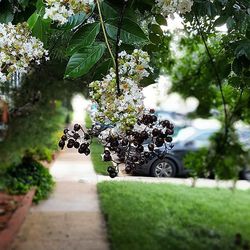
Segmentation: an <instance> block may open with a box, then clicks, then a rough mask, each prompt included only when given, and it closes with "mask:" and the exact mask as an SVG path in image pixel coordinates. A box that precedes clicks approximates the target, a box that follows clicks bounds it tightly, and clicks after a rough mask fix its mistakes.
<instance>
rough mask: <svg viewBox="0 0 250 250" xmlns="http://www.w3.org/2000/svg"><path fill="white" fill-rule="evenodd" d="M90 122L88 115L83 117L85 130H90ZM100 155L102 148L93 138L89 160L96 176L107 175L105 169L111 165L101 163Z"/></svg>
mask: <svg viewBox="0 0 250 250" xmlns="http://www.w3.org/2000/svg"><path fill="white" fill-rule="evenodd" d="M91 125H92V121H91V118H90V115H89V114H86V116H85V126H86V128H91ZM101 154H103V146H102V144H101V143H100V142H99V141H98V139H97V138H94V139H93V141H92V143H91V145H90V155H91V160H92V163H93V165H94V169H95V172H96V173H97V174H102V175H108V173H107V167H108V166H110V165H111V163H108V162H104V161H102V158H101Z"/></svg>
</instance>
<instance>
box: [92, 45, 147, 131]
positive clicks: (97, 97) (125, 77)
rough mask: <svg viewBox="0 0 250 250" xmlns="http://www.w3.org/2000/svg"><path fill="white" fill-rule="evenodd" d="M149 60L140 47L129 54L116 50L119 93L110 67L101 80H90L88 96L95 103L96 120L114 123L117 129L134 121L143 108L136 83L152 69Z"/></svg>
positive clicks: (133, 123) (121, 128)
mask: <svg viewBox="0 0 250 250" xmlns="http://www.w3.org/2000/svg"><path fill="white" fill-rule="evenodd" d="M149 61H150V59H149V55H148V53H147V52H144V51H142V50H138V49H135V50H134V51H133V53H132V54H127V53H126V51H122V52H120V53H119V60H118V62H119V79H120V94H119V95H118V94H117V86H116V74H115V70H114V69H113V68H111V69H110V70H109V73H108V74H107V75H106V76H105V77H104V78H103V79H102V81H95V82H92V83H90V85H89V86H90V87H91V88H92V90H91V92H90V96H91V97H92V99H93V100H94V101H95V102H96V103H97V106H98V112H97V113H96V116H95V119H96V120H97V121H99V122H104V121H109V122H111V123H113V124H116V130H119V131H120V132H122V131H125V130H126V129H128V128H129V127H131V126H134V125H135V124H136V121H137V118H138V117H140V116H141V115H142V113H143V111H144V105H143V94H142V92H141V89H140V88H139V86H138V84H139V82H140V81H141V80H142V79H143V78H145V77H147V76H148V75H149V74H150V72H152V68H151V67H150V66H149Z"/></svg>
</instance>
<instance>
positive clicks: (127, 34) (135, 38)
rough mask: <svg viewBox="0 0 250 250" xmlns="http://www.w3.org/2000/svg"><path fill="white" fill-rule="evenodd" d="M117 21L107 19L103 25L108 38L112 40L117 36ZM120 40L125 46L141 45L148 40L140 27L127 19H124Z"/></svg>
mask: <svg viewBox="0 0 250 250" xmlns="http://www.w3.org/2000/svg"><path fill="white" fill-rule="evenodd" d="M117 21H118V19H117V18H114V19H109V20H107V22H106V24H105V26H106V30H107V34H108V35H109V37H110V38H112V39H114V40H116V35H117V27H116V25H117ZM120 39H121V40H122V42H123V43H126V44H138V43H139V44H141V43H147V42H148V38H147V36H146V35H145V34H144V32H143V31H142V29H141V28H140V26H139V25H138V24H137V23H135V22H133V21H131V20H130V19H128V18H124V21H123V25H122V28H121V35H120Z"/></svg>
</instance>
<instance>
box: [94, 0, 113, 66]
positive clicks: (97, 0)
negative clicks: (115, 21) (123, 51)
mask: <svg viewBox="0 0 250 250" xmlns="http://www.w3.org/2000/svg"><path fill="white" fill-rule="evenodd" d="M96 5H97V9H98V13H99V17H100V22H101V26H102V31H103V35H104V39H105V43H106V45H107V48H108V51H109V53H110V56H111V58H112V60H113V63H114V67H116V62H115V57H114V55H113V53H112V50H111V48H110V45H109V42H108V37H107V32H106V29H105V25H104V21H103V18H102V12H101V7H100V2H99V0H96Z"/></svg>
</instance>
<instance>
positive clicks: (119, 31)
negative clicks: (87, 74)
mask: <svg viewBox="0 0 250 250" xmlns="http://www.w3.org/2000/svg"><path fill="white" fill-rule="evenodd" d="M127 2H128V0H124V1H123V6H122V9H121V13H120V19H119V22H118V25H117V34H116V49H115V66H116V67H115V72H116V87H117V95H118V96H119V95H120V93H121V90H120V77H119V60H118V55H119V47H120V44H119V43H120V36H121V27H122V22H123V17H124V12H125V9H126V5H127Z"/></svg>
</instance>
